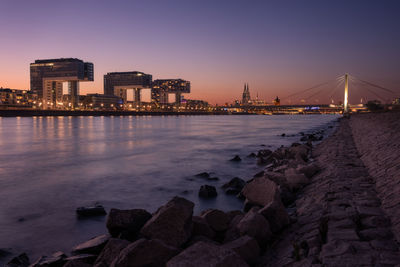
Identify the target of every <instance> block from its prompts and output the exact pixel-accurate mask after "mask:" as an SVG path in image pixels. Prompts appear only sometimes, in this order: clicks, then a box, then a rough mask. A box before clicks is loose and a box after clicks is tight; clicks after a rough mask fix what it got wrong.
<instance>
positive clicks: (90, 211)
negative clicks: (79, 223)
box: [76, 205, 107, 217]
mask: <svg viewBox="0 0 400 267" xmlns="http://www.w3.org/2000/svg"><path fill="white" fill-rule="evenodd" d="M76 213H77V214H78V216H80V217H90V216H103V215H106V214H107V212H106V210H105V209H104V207H103V206H102V205H96V206H93V207H79V208H77V209H76Z"/></svg>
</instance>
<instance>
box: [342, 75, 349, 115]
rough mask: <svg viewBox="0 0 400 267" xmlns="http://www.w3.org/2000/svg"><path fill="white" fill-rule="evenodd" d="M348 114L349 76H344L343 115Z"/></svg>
mask: <svg viewBox="0 0 400 267" xmlns="http://www.w3.org/2000/svg"><path fill="white" fill-rule="evenodd" d="M348 112H349V75H348V74H347V73H346V74H345V75H344V101H343V113H348Z"/></svg>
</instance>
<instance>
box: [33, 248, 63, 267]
mask: <svg viewBox="0 0 400 267" xmlns="http://www.w3.org/2000/svg"><path fill="white" fill-rule="evenodd" d="M66 258H67V255H65V254H64V253H63V252H61V251H57V252H55V253H53V254H52V255H51V256H50V257H48V256H42V257H40V258H39V259H38V260H37V261H35V262H34V263H32V264H31V265H30V266H29V267H62V266H64V264H65V262H66Z"/></svg>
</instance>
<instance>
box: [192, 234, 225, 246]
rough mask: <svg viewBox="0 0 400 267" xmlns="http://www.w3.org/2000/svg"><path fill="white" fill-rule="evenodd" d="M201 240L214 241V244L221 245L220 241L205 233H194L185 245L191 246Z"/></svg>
mask: <svg viewBox="0 0 400 267" xmlns="http://www.w3.org/2000/svg"><path fill="white" fill-rule="evenodd" d="M200 241H202V242H206V243H212V244H214V245H219V243H218V242H217V241H214V240H212V239H210V238H208V237H205V236H203V235H192V237H191V238H190V239H189V241H188V242H187V243H186V244H185V247H190V246H192V245H194V244H196V243H197V242H200Z"/></svg>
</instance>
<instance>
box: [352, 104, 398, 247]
mask: <svg viewBox="0 0 400 267" xmlns="http://www.w3.org/2000/svg"><path fill="white" fill-rule="evenodd" d="M350 124H351V128H352V132H353V135H354V137H355V138H354V141H355V143H356V146H357V149H358V151H359V153H360V156H361V159H362V161H363V162H364V164H365V166H366V167H367V168H368V171H369V173H370V175H372V176H373V177H374V180H375V182H376V190H377V192H378V196H379V198H380V200H381V201H382V208H383V209H384V210H385V212H386V214H387V215H388V216H389V217H390V219H391V221H392V230H393V233H394V234H395V235H396V238H397V240H398V241H400V112H397V113H395V112H391V113H378V114H363V115H359V116H356V117H353V118H352V119H351V120H350Z"/></svg>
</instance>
